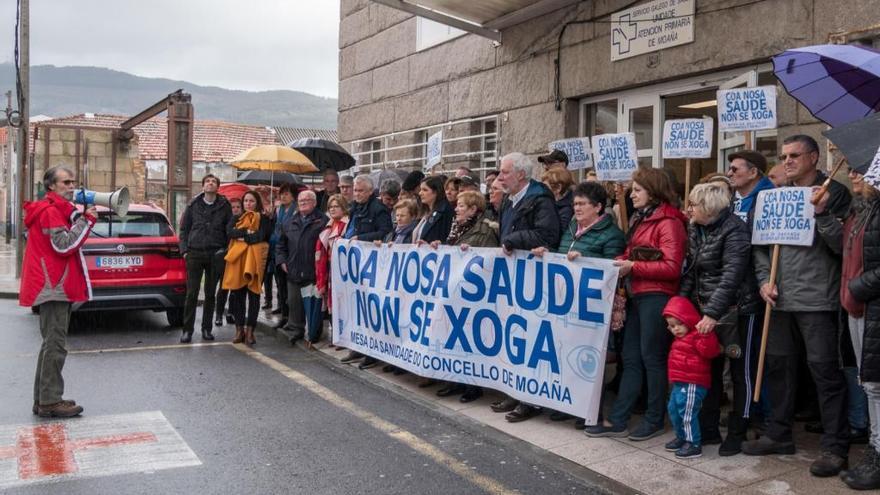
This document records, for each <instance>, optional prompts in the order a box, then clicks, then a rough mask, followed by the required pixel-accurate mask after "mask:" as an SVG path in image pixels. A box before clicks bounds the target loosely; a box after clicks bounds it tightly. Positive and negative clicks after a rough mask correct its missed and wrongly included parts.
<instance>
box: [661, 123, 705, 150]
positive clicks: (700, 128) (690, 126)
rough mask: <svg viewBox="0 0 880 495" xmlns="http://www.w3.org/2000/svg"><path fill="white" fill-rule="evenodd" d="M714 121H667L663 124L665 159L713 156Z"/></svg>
mask: <svg viewBox="0 0 880 495" xmlns="http://www.w3.org/2000/svg"><path fill="white" fill-rule="evenodd" d="M712 127H713V125H712V119H711V118H704V119H680V120H667V121H666V122H664V123H663V158H709V157H711V156H712Z"/></svg>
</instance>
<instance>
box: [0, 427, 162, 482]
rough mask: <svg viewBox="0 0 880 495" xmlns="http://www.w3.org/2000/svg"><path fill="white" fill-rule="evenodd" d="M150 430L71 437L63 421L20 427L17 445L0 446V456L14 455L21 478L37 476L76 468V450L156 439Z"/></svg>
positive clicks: (71, 471) (72, 470) (71, 470)
mask: <svg viewBox="0 0 880 495" xmlns="http://www.w3.org/2000/svg"><path fill="white" fill-rule="evenodd" d="M157 441H158V439H157V438H156V435H154V434H153V433H148V432H138V433H130V434H125V435H110V436H105V437H96V438H83V439H78V440H71V439H69V438H67V428H66V427H65V425H64V424H63V423H50V424H45V425H38V426H35V427H32V428H19V430H18V438H17V440H16V444H15V446H14V447H0V460H2V459H12V458H15V459H17V461H18V476H19V478H20V479H34V478H41V477H44V476H52V475H58V474H70V473H75V472H76V471H77V466H76V459H75V458H74V453H75V452H76V451H78V450H87V449H93V448H100V447H114V446H117V445H131V444H138V443H152V442H157Z"/></svg>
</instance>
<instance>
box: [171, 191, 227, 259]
mask: <svg viewBox="0 0 880 495" xmlns="http://www.w3.org/2000/svg"><path fill="white" fill-rule="evenodd" d="M204 196H205V193H199V194H197V195H196V197H195V198H193V200H192V201H190V202H189V206H187V207H186V211H184V212H183V218H181V219H180V252H181V254H186V253H187V252H188V251H189V250H190V249H194V250H197V251H217V250H221V249H226V244H227V243H228V240H227V237H226V226H227V225H228V224H229V221H230V220H231V219H232V206H230V204H229V201H227V200H226V198H225V197H223V196H222V195H220V194H218V195H217V199H215V200H214V202H213V203H211V204H208V203H205V201H204V200H203V199H202V198H204Z"/></svg>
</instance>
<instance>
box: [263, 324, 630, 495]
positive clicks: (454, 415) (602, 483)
mask: <svg viewBox="0 0 880 495" xmlns="http://www.w3.org/2000/svg"><path fill="white" fill-rule="evenodd" d="M273 324H274V322H271V320H267V319H266V318H265V317H263V315H262V314H261V315H260V318H259V319H258V320H257V328H256V329H255V330H256V331H258V332H260V333H263V334H265V335H267V336H269V337H274V338H275V339H276V340H278V341H279V342H283V343H284V344H286V345H287V346H290V341H289V339H288V337H287V334H286V333H285V332H284V331H283V330H281V329H276V328H274V327H273V326H272V325H273ZM292 347H296V348H297V349H299V350H300V351H302V352H304V353H308V355H309V356H312V357H314V358H316V360H317V361H320V362H321V363H322V364H324V365H325V366H327V367H328V368H331V369H332V370H333V371H335V372H336V373H339V374H341V375H345V376H346V377H348V378H350V379H354V380H359V381H361V382H362V383H367V384H370V385H373V386H375V387H377V388H379V389H382V390H384V391H386V392H389V393H392V394H395V395H397V396H398V397H400V398H402V399H404V400H408V401H410V402H412V403H415V404H418V405H419V406H422V407H424V408H425V409H428V410H430V411H433V412H436V413H437V414H439V415H441V416H443V417H444V418H446V419H449V420H450V421H454V422H456V423H458V424H459V425H460V426H462V427H463V428H465V429H467V430H470V431H472V432H474V433H479V434H483V435H486V436H488V437H489V438H491V439H492V440H494V441H496V442H498V443H499V444H502V445H504V446H505V447H508V448H510V449H512V450H515V451H517V452H520V453H523V454H528V455H530V456H532V457H534V458H536V459H538V460H540V461H541V462H542V463H543V464H546V465H547V466H549V467H552V468H554V469H557V470H559V471H562V472H565V473H567V474H569V475H571V476H573V477H575V478H578V479H579V480H581V481H583V482H584V483H585V484H587V485H588V486H589V487H590V488H592V489H594V490H595V491H596V492H597V493H602V494H637V493H641V492H639V491H638V490H635V489H633V488H632V487H630V486H627V485H625V484H623V483H621V482H619V481H616V480H613V479H611V478H608V477H606V476H603V475H601V474H599V473H597V472H595V471H593V470H591V469H590V468H588V467H586V466H582V465H580V464H577V463H576V462H573V461H570V460H568V459H565V458H563V457H560V456H558V455H556V454H553V453H552V452H550V451H548V450H546V449H542V448H540V447H538V446H536V445H533V444H531V443H529V442H527V441H525V440H521V439H519V438H516V437H514V436H512V435H510V434H508V433H505V432H503V431H501V430H496V429H495V428H494V427H492V426H489V425H487V424H485V423H482V422H480V421H477V420H475V419H472V418H469V417H467V416H464V415H462V414H459V413H458V411H455V410H453V409H450V408H448V407H446V406H444V405H442V404H439V403H436V402H432V401H430V400H428V399H425V398H423V397H419V396H416V395H413V394H412V393H410V391H409V390H407V389H405V388H403V387H401V386H400V385H398V384H396V383H394V382H393V381H390V380H386V379H384V378H380V377H379V376H375V375H373V374H371V373H364V372H362V371H359V370H358V369H357V368H355V367H352V366H349V365H347V364H342V363H340V362H339V361H338V360H337V359H334V358H333V357H331V356H328V355H326V354H325V353H323V352H321V351H311V350H309V349H307V348H306V346H305V343H304V341H303V340H301V339H300V340H299V341H297V342H296V344H294V345H293V346H292Z"/></svg>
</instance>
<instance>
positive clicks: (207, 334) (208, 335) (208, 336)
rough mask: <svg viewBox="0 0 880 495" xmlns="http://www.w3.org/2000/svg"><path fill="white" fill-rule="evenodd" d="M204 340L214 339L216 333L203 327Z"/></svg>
mask: <svg viewBox="0 0 880 495" xmlns="http://www.w3.org/2000/svg"><path fill="white" fill-rule="evenodd" d="M202 340H214V334H212V333H211V331H210V330H205V329H202Z"/></svg>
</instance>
